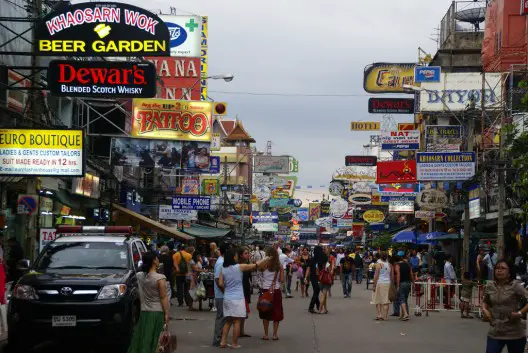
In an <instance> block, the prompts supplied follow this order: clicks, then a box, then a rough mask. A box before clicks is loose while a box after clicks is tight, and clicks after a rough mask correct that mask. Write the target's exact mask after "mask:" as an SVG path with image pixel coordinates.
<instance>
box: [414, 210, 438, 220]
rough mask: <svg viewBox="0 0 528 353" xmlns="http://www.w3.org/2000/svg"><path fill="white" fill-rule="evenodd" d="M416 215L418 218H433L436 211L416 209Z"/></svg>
mask: <svg viewBox="0 0 528 353" xmlns="http://www.w3.org/2000/svg"><path fill="white" fill-rule="evenodd" d="M414 217H415V218H418V219H433V218H435V211H424V210H420V211H416V212H414Z"/></svg>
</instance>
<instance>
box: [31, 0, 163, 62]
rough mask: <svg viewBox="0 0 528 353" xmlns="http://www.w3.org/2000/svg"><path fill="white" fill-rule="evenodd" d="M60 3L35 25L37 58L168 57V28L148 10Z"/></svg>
mask: <svg viewBox="0 0 528 353" xmlns="http://www.w3.org/2000/svg"><path fill="white" fill-rule="evenodd" d="M63 4H64V5H63V6H57V7H56V8H55V9H54V10H53V11H51V12H50V13H49V14H47V15H46V16H45V17H44V18H43V19H42V20H40V21H38V22H37V24H36V27H35V31H34V32H35V40H36V55H41V56H95V57H98V56H146V55H155V56H165V55H167V56H168V55H170V47H169V42H170V35H169V30H168V28H167V26H166V25H165V23H164V22H163V21H162V20H161V19H160V18H159V17H158V16H156V15H154V14H153V13H151V12H149V11H147V10H144V9H142V8H140V7H137V6H132V5H128V4H123V3H117V2H84V3H78V4H71V3H69V2H63Z"/></svg>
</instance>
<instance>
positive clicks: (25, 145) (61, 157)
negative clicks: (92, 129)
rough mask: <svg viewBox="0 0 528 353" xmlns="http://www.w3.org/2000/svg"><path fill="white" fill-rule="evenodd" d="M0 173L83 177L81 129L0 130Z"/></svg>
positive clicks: (82, 138)
mask: <svg viewBox="0 0 528 353" xmlns="http://www.w3.org/2000/svg"><path fill="white" fill-rule="evenodd" d="M0 156H1V158H0V175H20V176H23V175H28V176H48V175H49V176H54V177H57V176H70V177H82V176H84V135H83V131H82V130H74V129H68V130H32V129H0Z"/></svg>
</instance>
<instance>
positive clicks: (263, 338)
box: [261, 336, 269, 341]
mask: <svg viewBox="0 0 528 353" xmlns="http://www.w3.org/2000/svg"><path fill="white" fill-rule="evenodd" d="M261 340H263V341H269V337H268V336H263V337H262V338H261Z"/></svg>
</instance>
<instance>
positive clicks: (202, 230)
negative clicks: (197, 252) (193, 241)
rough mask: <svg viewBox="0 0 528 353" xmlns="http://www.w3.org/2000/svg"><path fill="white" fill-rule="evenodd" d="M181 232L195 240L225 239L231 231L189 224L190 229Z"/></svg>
mask: <svg viewBox="0 0 528 353" xmlns="http://www.w3.org/2000/svg"><path fill="white" fill-rule="evenodd" d="M183 232H184V233H187V234H189V235H192V236H193V237H196V238H202V239H212V238H221V237H225V236H226V235H227V234H229V233H230V232H231V229H221V228H211V227H207V226H202V225H199V224H191V227H190V228H184V230H183Z"/></svg>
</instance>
